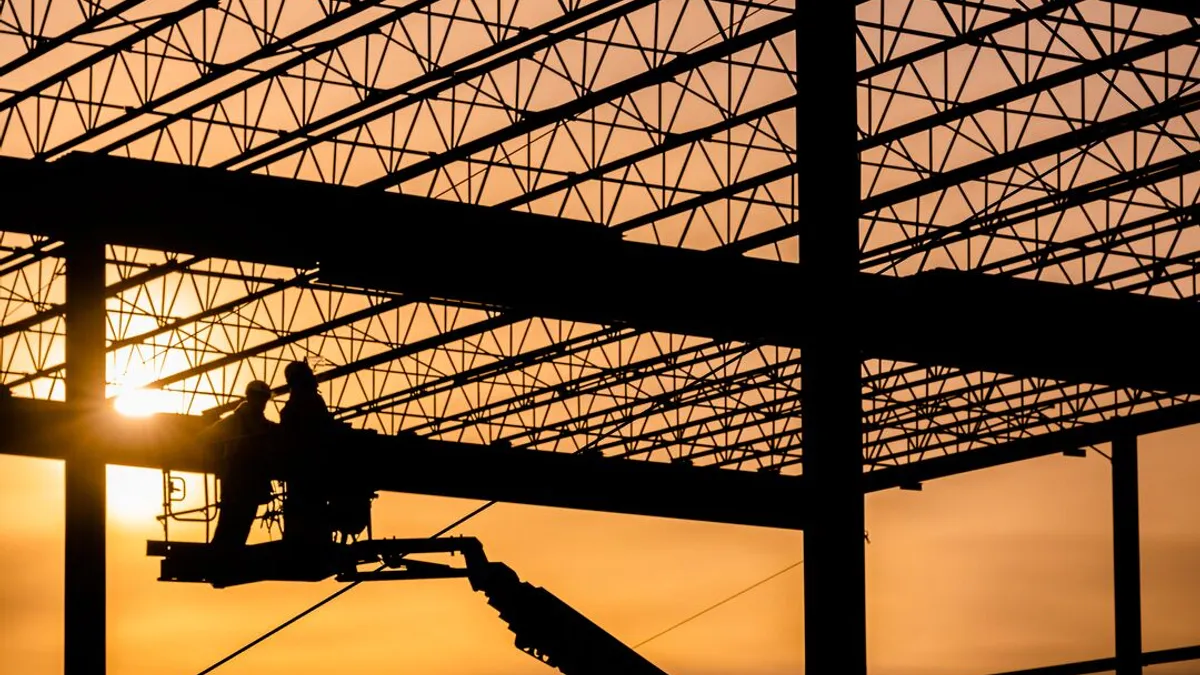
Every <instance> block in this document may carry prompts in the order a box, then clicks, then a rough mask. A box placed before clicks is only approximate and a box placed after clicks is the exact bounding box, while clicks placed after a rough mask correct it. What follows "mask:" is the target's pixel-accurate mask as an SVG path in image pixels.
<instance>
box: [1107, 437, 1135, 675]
mask: <svg viewBox="0 0 1200 675" xmlns="http://www.w3.org/2000/svg"><path fill="white" fill-rule="evenodd" d="M1137 446H1138V442H1137V436H1123V437H1120V438H1117V439H1116V440H1114V441H1113V443H1112V510H1113V591H1114V592H1113V606H1114V610H1115V616H1114V619H1115V628H1116V643H1117V645H1116V646H1117V669H1116V672H1117V675H1141V673H1142V570H1141V550H1140V549H1141V536H1140V533H1139V515H1138V461H1137Z"/></svg>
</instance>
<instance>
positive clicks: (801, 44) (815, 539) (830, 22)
mask: <svg viewBox="0 0 1200 675" xmlns="http://www.w3.org/2000/svg"><path fill="white" fill-rule="evenodd" d="M794 19H795V24H794V28H795V31H796V71H797V77H796V83H797V94H798V96H799V99H800V101H801V102H800V104H799V105H798V106H797V108H796V130H797V133H796V157H797V160H796V161H797V164H798V166H797V176H798V178H799V180H798V188H799V196H798V202H799V204H800V211H801V216H800V217H801V219H803V220H806V221H807V222H809V223H814V224H819V225H818V226H814V227H811V228H807V229H805V230H804V231H803V232H802V233H801V236H800V262H801V265H803V266H804V267H805V268H806V269H807V271H808V273H809V274H811V275H812V276H813V277H815V278H820V279H821V280H822V284H823V285H824V289H823V291H822V292H820V293H812V294H810V297H809V298H808V301H807V302H805V303H803V304H802V305H801V306H799V307H797V306H796V305H797V303H795V302H790V303H789V302H784V303H781V304H780V305H779V307H778V309H777V310H776V311H778V312H784V313H786V312H799V313H800V316H801V317H802V321H803V322H804V323H805V324H806V329H807V330H805V331H804V333H803V335H802V336H801V338H802V339H801V352H800V353H801V359H802V367H803V374H802V378H801V383H802V385H801V400H802V403H803V411H804V412H803V420H804V478H805V481H806V486H807V488H808V496H809V498H810V499H812V500H813V501H814V503H819V504H820V505H821V507H820V508H817V509H811V510H810V511H809V513H808V523H807V526H806V527H805V530H804V672H805V673H808V674H809V675H832V674H833V673H838V674H839V675H842V674H844V675H866V672H867V615H866V609H867V608H866V602H867V600H866V550H865V545H864V543H863V529H864V528H863V523H864V517H865V514H864V502H863V450H862V441H863V429H862V425H863V421H862V417H863V411H862V382H861V379H862V376H861V372H860V371H861V368H862V361H861V349H860V347H859V343H858V337H859V336H860V333H861V330H860V324H859V320H860V316H861V310H860V309H859V308H860V307H861V305H860V303H859V298H860V291H861V289H860V287H859V284H858V281H859V277H860V274H859V272H858V268H859V260H858V256H859V248H858V211H859V206H858V204H859V198H860V181H861V179H860V174H859V163H858V148H857V139H858V128H857V122H856V121H857V119H858V102H857V79H858V78H857V67H856V53H855V50H856V44H855V35H856V28H857V26H856V22H855V11H854V5H852V4H850V3H840V2H802V3H797V7H796V10H795V11H794ZM798 281H799V279H798V278H796V279H793V281H792V283H791V284H788V285H787V286H784V287H785V288H787V287H788V286H790V287H792V288H795V287H796V283H797V282H798Z"/></svg>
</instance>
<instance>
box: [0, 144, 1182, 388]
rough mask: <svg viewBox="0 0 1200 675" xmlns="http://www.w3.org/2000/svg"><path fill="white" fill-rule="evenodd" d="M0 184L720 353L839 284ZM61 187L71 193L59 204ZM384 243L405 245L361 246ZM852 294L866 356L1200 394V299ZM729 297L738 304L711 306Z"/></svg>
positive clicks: (286, 205)
mask: <svg viewBox="0 0 1200 675" xmlns="http://www.w3.org/2000/svg"><path fill="white" fill-rule="evenodd" d="M802 156H803V155H802ZM0 186H2V187H0V192H2V193H3V196H4V198H5V207H6V218H7V219H6V222H5V225H4V227H5V229H6V230H11V231H17V232H28V233H31V234H41V235H46V236H53V237H58V238H65V237H68V236H70V234H71V233H72V231H73V229H75V226H73V225H72V223H75V222H79V219H81V218H85V219H86V222H87V223H89V226H90V227H97V228H102V231H103V232H104V233H105V238H106V239H108V242H109V243H112V244H122V245H127V246H141V247H145V248H153V249H159V250H167V251H177V252H187V253H191V254H194V255H206V256H214V257H219V258H231V259H237V260H245V261H256V262H264V263H274V264H281V265H286V266H290V267H296V268H303V269H314V268H318V269H319V270H320V272H319V278H320V279H321V280H323V281H326V282H331V283H335V284H339V285H343V286H352V287H360V288H372V289H377V290H387V291H395V292H400V293H404V294H415V295H419V296H422V297H427V298H430V299H431V300H434V301H437V300H439V299H446V300H454V301H465V302H472V303H481V304H483V305H487V306H490V307H492V308H494V309H496V310H498V311H505V312H510V313H513V314H521V315H527V316H544V317H550V318H555V319H562V320H569V321H582V322H588V323H597V324H603V325H608V326H617V327H620V326H629V327H633V328H637V329H642V330H658V331H664V332H670V333H676V334H684V335H696V336H702V337H709V338H712V339H715V340H736V341H742V342H749V343H754V344H775V345H781V346H788V347H799V348H803V342H804V339H805V335H806V333H807V332H808V331H809V330H810V328H811V327H812V326H814V323H813V322H812V318H811V316H809V314H808V312H809V309H808V308H809V307H810V306H813V305H814V304H816V303H820V302H821V297H822V293H823V292H824V290H823V289H828V288H830V283H831V280H830V279H828V278H826V277H827V273H826V272H825V271H822V270H820V269H818V268H817V267H815V266H813V265H810V264H808V263H805V264H802V265H801V266H799V267H797V266H796V265H793V264H788V263H781V262H772V261H766V260H757V259H752V258H747V257H744V256H739V255H726V254H722V253H719V252H712V251H692V250H683V249H672V248H668V247H664V246H656V245H652V244H641V243H634V242H627V241H624V240H622V239H621V238H620V236H619V235H617V234H615V233H613V232H612V231H610V230H608V229H606V228H604V227H603V226H600V225H594V224H591V223H584V222H580V221H570V220H566V219H560V218H552V217H547V216H538V215H533V214H525V213H515V212H512V211H504V210H499V209H494V208H488V207H480V206H472V205H468V204H458V203H451V202H447V201H441V200H436V199H429V198H423V197H415V196H412V195H399V194H388V193H383V192H377V191H368V190H362V189H356V188H346V187H340V186H333V185H324V184H319V183H308V182H302V181H295V180H291V179H285V178H273V177H268V176H259V175H245V174H233V173H229V172H223V171H213V170H210V169H203V168H195V167H184V166H176V165H166V164H160V163H154V162H144V161H139V160H127V159H117V158H108V157H96V156H86V155H84V156H75V155H73V156H70V157H69V158H65V159H64V160H61V161H59V162H54V163H51V164H47V163H37V162H29V161H27V160H18V159H9V158H0ZM64 191H65V192H69V193H70V194H72V195H75V197H76V198H75V199H71V200H63V199H60V198H58V197H57V195H59V194H61V193H62V192H64ZM216 194H219V195H221V196H222V198H221V199H213V198H212V195H216ZM180 204H187V205H188V208H186V209H180V208H179V205H180ZM231 205H232V206H231ZM349 217H353V218H354V222H355V227H354V230H353V233H348V234H347V235H346V236H343V237H338V238H335V239H330V240H326V241H315V240H313V241H309V240H305V239H304V238H292V239H290V240H280V239H279V238H278V237H277V235H276V233H277V232H278V231H279V230H278V227H277V224H278V223H288V224H289V226H290V227H296V228H303V229H308V228H310V227H311V228H323V227H328V225H329V223H338V222H344V221H345V220H346V219H347V218H349ZM163 222H171V223H172V224H173V227H170V228H166V227H162V223H163ZM817 229H820V228H817ZM378 240H387V241H390V242H395V245H393V246H365V245H364V242H369V241H378ZM598 279H602V280H603V282H602V283H600V282H598V281H597V280H598ZM551 282H552V283H551ZM855 284H856V285H857V286H858V287H859V288H861V290H862V298H861V304H860V311H861V314H862V315H863V316H865V317H870V321H871V323H872V325H874V326H886V327H887V329H886V330H871V331H858V333H857V334H856V335H854V336H853V337H854V338H855V339H857V340H860V344H859V346H860V347H861V349H862V353H863V356H864V357H866V358H882V359H892V360H896V361H902V362H908V363H919V364H925V365H945V366H952V367H957V368H961V369H964V370H983V371H989V372H998V373H1007V374H1011V375H1016V376H1021V377H1035V378H1050V379H1057V380H1064V381H1071V382H1085V383H1095V384H1104V385H1110V386H1119V387H1130V388H1136V389H1142V390H1151V391H1168V392H1179V393H1200V362H1197V361H1196V360H1195V359H1192V358H1190V354H1191V345H1190V344H1188V343H1187V341H1186V339H1184V338H1185V336H1187V335H1190V334H1194V333H1195V332H1196V331H1197V330H1200V307H1197V306H1195V304H1194V303H1187V302H1183V301H1177V300H1170V299H1166V298H1156V297H1147V296H1135V295H1133V294H1130V293H1122V292H1116V291H1105V290H1098V289H1087V288H1079V287H1072V286H1067V285H1063V284H1052V283H1044V282H1035V281H1023V280H1017V279H1008V278H1003V277H999V276H989V275H983V274H975V273H966V272H955V271H951V270H935V271H930V272H926V273H923V274H919V275H916V276H913V277H905V278H894V277H885V276H882V275H875V274H867V273H862V274H860V275H859V276H858V277H857V280H856V281H855ZM731 296H732V297H737V298H739V301H738V302H737V303H715V302H714V300H713V299H714V298H719V297H731ZM782 307H792V308H794V309H795V310H796V311H795V312H791V313H788V312H781V311H779V310H780V308H782ZM997 315H1003V316H1006V317H1008V318H1007V320H1006V321H1005V322H1003V323H997V322H996V321H995V320H994V317H995V316H997ZM1099 321H1105V322H1110V321H1117V322H1121V323H1126V324H1130V325H1154V326H1157V327H1159V328H1160V330H1159V331H1155V332H1153V333H1146V332H1143V333H1141V334H1135V335H1131V336H1128V337H1126V338H1123V348H1122V350H1121V351H1120V353H1119V355H1114V354H1113V353H1112V350H1111V349H1110V348H1109V345H1108V344H1105V343H1104V342H1102V341H1096V340H1081V339H1074V338H1072V337H1070V336H1075V335H1079V334H1080V333H1081V331H1083V330H1084V329H1085V328H1086V327H1088V326H1097V324H1098V322H1099ZM840 330H842V331H843V333H844V335H843V337H846V336H847V335H848V333H847V331H846V330H845V329H840ZM1030 336H1055V337H1044V338H1040V339H1030Z"/></svg>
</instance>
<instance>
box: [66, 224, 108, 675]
mask: <svg viewBox="0 0 1200 675" xmlns="http://www.w3.org/2000/svg"><path fill="white" fill-rule="evenodd" d="M65 250H66V262H67V291H66V295H67V298H66V304H67V308H66V309H67V311H66V333H67V336H66V362H67V368H66V371H67V372H66V378H67V382H66V387H67V388H66V393H67V405H69V406H70V407H71V408H72V419H73V420H74V424H75V425H76V427H77V430H78V431H77V435H76V436H75V437H74V438H72V440H71V447H70V448H67V452H66V456H67V462H66V580H65V581H66V607H65V610H66V621H65V632H66V635H65V645H64V646H65V651H66V654H65V669H64V672H65V674H66V675H103V673H104V672H105V667H106V663H105V639H106V635H105V633H106V631H105V628H106V626H105V559H104V556H105V550H104V548H105V507H106V504H105V465H104V462H102V461H97V460H96V459H94V458H92V457H89V456H88V455H89V454H90V453H89V451H90V450H92V446H91V443H92V441H93V439H91V438H90V437H89V436H88V433H89V430H90V429H91V428H93V425H92V424H90V423H89V419H90V418H92V417H93V416H95V415H96V414H97V413H98V412H99V411H100V410H102V409H103V406H104V366H105V355H104V347H105V343H104V341H105V308H104V303H105V298H104V295H105V293H104V282H105V278H104V244H103V242H101V241H97V240H95V239H93V238H92V237H91V236H89V235H83V236H79V237H77V238H75V239H73V240H71V241H68V242H66V246H65Z"/></svg>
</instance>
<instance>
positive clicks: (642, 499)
mask: <svg viewBox="0 0 1200 675" xmlns="http://www.w3.org/2000/svg"><path fill="white" fill-rule="evenodd" d="M0 405H4V404H0ZM6 407H7V408H10V409H9V410H8V411H7V412H4V413H0V414H2V415H4V417H5V419H4V420H0V422H3V423H0V429H2V430H3V431H2V432H0V453H4V454H12V455H24V456H29V457H42V458H48V459H67V457H66V455H65V453H66V452H67V449H68V448H71V447H78V446H76V445H73V444H72V443H67V442H66V439H75V440H77V441H78V440H79V439H82V440H83V442H82V443H80V444H79V445H82V446H84V447H86V448H88V450H87V451H88V453H89V455H90V456H91V457H93V458H97V457H98V458H103V460H104V462H106V463H108V464H116V465H122V466H132V467H139V468H149V469H163V468H168V469H172V470H178V471H193V472H211V471H212V468H213V467H212V465H211V462H210V460H209V458H208V457H206V455H205V453H204V452H203V449H202V448H200V447H198V446H197V445H196V444H195V443H194V442H193V439H195V438H196V434H197V432H198V431H199V430H200V429H201V428H203V426H204V425H205V424H207V423H208V420H206V419H205V418H202V417H199V416H188V415H156V416H153V417H149V418H126V417H121V416H119V415H117V414H116V413H114V412H112V411H109V410H101V411H95V412H82V413H81V412H77V411H76V412H73V411H72V410H71V409H70V408H68V407H67V406H66V405H65V404H62V403H57V402H50V401H37V400H30V399H12V400H11V401H10V402H9V403H8V404H7V406H6ZM347 441H348V442H347ZM337 452H338V459H339V461H345V462H347V463H349V464H350V465H352V466H356V467H358V469H359V470H360V471H361V472H362V475H364V476H371V477H372V479H373V480H374V481H375V483H374V485H373V487H374V488H375V489H378V490H384V491H390V492H407V493H412V494H424V495H435V496H440V497H456V498H461V499H478V500H486V501H491V500H496V501H500V502H509V503H516V504H528V505H533V506H552V507H558V508H568V509H581V510H588V511H600V512H606V513H624V514H633V515H643V516H657V517H662V518H683V519H688V520H699V521H708V522H717V523H728V524H734V525H754V526H760V527H772V528H781V529H793V530H798V529H802V526H803V514H804V511H805V509H804V507H803V505H802V503H801V500H802V498H803V494H804V490H803V489H802V482H803V481H802V479H801V478H800V477H798V476H782V475H777V474H772V473H751V472H746V471H732V470H727V469H718V468H713V467H693V466H686V465H682V464H664V463H657V462H642V461H633V460H624V459H613V458H605V457H596V456H587V455H570V454H566V453H555V452H542V451H536V450H520V449H514V448H506V447H495V446H484V445H477V444H469V443H456V442H451V441H438V440H432V439H428V438H422V437H418V436H408V437H406V436H387V435H380V434H376V433H373V432H370V431H348V432H347V436H346V438H345V439H342V438H339V443H338V448H337Z"/></svg>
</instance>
